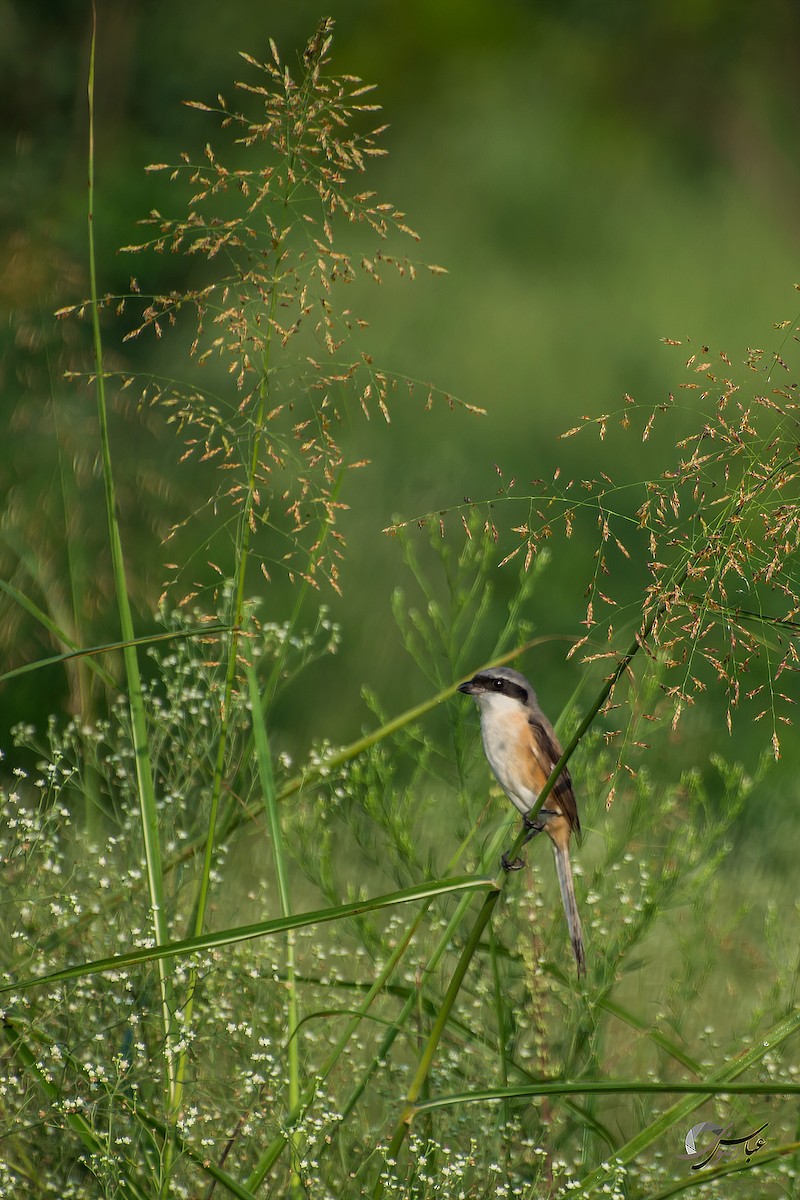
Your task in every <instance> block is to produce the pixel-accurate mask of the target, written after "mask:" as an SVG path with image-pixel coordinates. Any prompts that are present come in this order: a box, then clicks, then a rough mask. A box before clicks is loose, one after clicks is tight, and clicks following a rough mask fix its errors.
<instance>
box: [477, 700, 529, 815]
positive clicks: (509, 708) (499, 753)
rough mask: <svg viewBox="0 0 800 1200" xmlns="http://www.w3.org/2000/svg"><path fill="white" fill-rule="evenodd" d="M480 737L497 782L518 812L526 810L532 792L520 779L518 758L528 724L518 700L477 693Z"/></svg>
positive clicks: (525, 744)
mask: <svg viewBox="0 0 800 1200" xmlns="http://www.w3.org/2000/svg"><path fill="white" fill-rule="evenodd" d="M479 704H480V713H481V737H482V739H483V748H484V751H485V752H486V757H487V758H488V760H489V766H490V767H491V768H492V771H493V772H494V774H495V776H496V778H497V781H498V783H499V784H500V786H501V788H502V789H503V791H504V792H505V794H506V795H507V796H508V798H509V800H510V801H511V803H512V804H514V805H515V806H516V807H517V808H518V809H519V811H520V812H522V813H526V812H527V811H528V809H529V808H531V806H532V805H533V803H534V801H535V800H536V795H535V794H534V793H533V792H532V791H531V790H530V788H528V787H526V786H525V785H524V784H523V783H522V780H521V779H520V770H519V765H518V764H519V758H520V755H521V754H524V753H528V752H529V751H528V748H527V743H528V740H529V738H530V726H529V725H528V718H527V713H526V711H525V709H524V708H523V707H522V705H521V704H520V703H519V701H518V700H516V699H512V697H510V696H504V695H502V694H501V693H499V692H484V693H483V695H481V696H480V697H479Z"/></svg>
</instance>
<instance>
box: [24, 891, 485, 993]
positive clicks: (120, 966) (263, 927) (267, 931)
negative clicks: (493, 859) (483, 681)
mask: <svg viewBox="0 0 800 1200" xmlns="http://www.w3.org/2000/svg"><path fill="white" fill-rule="evenodd" d="M495 886H496V885H495V883H494V880H491V879H486V878H483V877H481V876H475V875H463V876H460V877H457V878H454V879H441V880H437V881H436V882H434V883H422V884H418V885H417V886H416V887H410V888H403V889H402V890H400V891H397V892H390V893H388V894H387V895H385V896H376V897H375V898H374V899H372V900H356V901H353V902H351V903H350V904H338V905H335V906H334V907H333V908H321V909H318V910H316V911H314V912H306V913H299V914H297V915H296V916H288V917H280V918H277V919H273V920H270V921H256V922H254V923H253V924H250V925H236V926H232V927H231V928H228V929H221V930H218V931H217V932H215V933H203V934H201V935H200V936H199V937H190V938H183V939H182V940H180V941H176V942H165V943H162V944H159V945H155V946H143V947H141V948H140V949H137V950H129V951H127V952H126V953H125V954H115V955H111V956H109V957H108V958H98V959H96V960H95V961H94V962H87V963H76V965H75V966H72V967H64V968H62V969H61V970H60V971H52V972H50V973H49V974H47V975H38V976H37V975H34V976H31V977H29V978H28V979H23V980H20V981H18V982H15V983H6V984H3V986H2V987H0V995H2V994H3V993H7V992H21V991H25V990H27V989H28V988H32V987H39V986H41V985H44V986H51V985H52V984H55V983H64V982H66V981H67V980H68V979H81V978H84V977H86V976H89V975H100V974H102V973H103V972H105V971H125V970H128V969H129V968H130V967H135V966H138V965H140V964H141V963H146V962H154V961H156V962H163V961H164V960H165V959H168V958H176V957H179V956H181V955H187V954H194V953H197V952H199V951H204V950H215V949H218V948H219V947H221V946H232V945H234V944H235V943H237V942H246V941H250V940H252V939H253V938H259V937H271V936H274V935H277V934H281V933H287V932H288V931H289V930H290V929H304V928H306V927H307V926H309V925H324V924H326V923H328V922H331V921H343V920H346V919H348V918H349V917H355V916H359V915H360V914H361V913H367V912H378V911H379V910H380V909H383V908H391V907H392V906H393V905H395V904H410V903H413V902H414V901H415V900H428V899H430V898H432V897H435V896H447V895H451V894H453V893H455V892H469V893H470V894H472V893H473V892H476V891H477V892H481V891H486V889H487V888H494V887H495Z"/></svg>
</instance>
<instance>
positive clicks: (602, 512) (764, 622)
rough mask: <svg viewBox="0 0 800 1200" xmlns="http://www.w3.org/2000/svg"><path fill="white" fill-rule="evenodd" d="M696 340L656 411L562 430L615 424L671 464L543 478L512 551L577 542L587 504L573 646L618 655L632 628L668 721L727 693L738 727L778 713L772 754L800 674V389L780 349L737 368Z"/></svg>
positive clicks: (625, 411) (588, 653)
mask: <svg viewBox="0 0 800 1200" xmlns="http://www.w3.org/2000/svg"><path fill="white" fill-rule="evenodd" d="M791 326H792V323H791V322H788V323H787V322H782V323H781V324H780V325H779V326H778V328H779V329H781V330H784V329H788V330H789V331H788V332H787V333H786V334H785V338H786V339H787V340H788V338H789V337H790V336H793V335H794V332H796V331H794V330H793V329H792V328H791ZM794 340H796V338H794ZM668 344H669V345H671V346H675V347H681V348H682V349H683V351H684V352H685V350H686V349H687V346H686V344H685V343H684V344H682V343H680V342H677V341H671V340H670V341H669V342H668ZM688 349H689V354H688V356H687V358H686V359H685V362H684V370H685V373H686V378H684V379H682V380H681V381H680V383H679V385H678V387H677V388H676V389H675V393H674V394H670V396H669V398H668V400H666V401H664V402H660V403H658V404H656V405H653V406H651V407H649V408H647V407H645V406H643V405H640V404H638V403H637V402H636V401H635V400H634V399H633V398H632V397H631V396H627V395H626V396H625V397H624V402H623V404H622V406H621V407H620V408H619V409H618V410H617V411H615V412H607V413H603V414H601V415H599V416H594V417H589V416H587V417H584V418H583V421H582V423H581V425H579V426H577V427H574V428H572V429H569V430H568V431H567V432H566V433H565V434H563V435H562V436H563V437H571V436H573V435H574V434H577V433H579V432H581V431H583V430H585V429H587V428H594V429H595V430H596V431H597V433H598V435H599V439H600V442H601V445H602V446H603V448H604V449H606V446H607V444H606V436H607V433H608V431H609V428H610V427H611V426H612V425H613V426H618V427H621V428H622V429H623V430H626V431H628V432H629V433H632V434H636V433H637V432H638V436H639V438H640V439H641V441H642V442H644V443H648V442H656V443H657V445H656V446H654V447H649V448H648V449H652V451H653V453H654V454H655V455H656V456H658V457H659V458H660V459H661V462H662V463H663V460H664V455H665V453H666V455H667V464H668V465H666V466H665V467H664V468H663V469H662V470H661V471H660V472H658V473H657V474H655V475H653V476H651V477H650V478H644V479H638V480H633V481H631V480H626V481H625V482H621V483H617V482H615V480H614V479H613V478H612V476H611V475H610V474H609V473H607V472H605V471H599V472H598V473H597V474H596V476H595V477H594V478H591V479H581V480H577V481H576V480H569V481H568V482H566V483H562V482H561V481H560V472H559V471H557V472H556V473H555V476H554V478H553V480H552V481H550V482H548V483H544V482H542V481H535V482H536V492H535V493H534V494H529V495H527V496H525V497H524V499H523V497H521V496H520V497H517V498H515V503H517V504H519V503H524V504H525V505H526V506H527V519H526V520H525V521H524V522H522V523H519V524H517V525H515V526H514V527H513V533H514V534H515V535H516V537H517V538H518V539H519V540H518V543H517V544H516V545H515V546H514V547H513V548H512V549H511V551H510V552H509V554H508V555H507V556H506V558H505V559H504V561H509V560H510V559H513V558H517V557H519V556H520V555H524V558H525V562H526V563H530V562H531V560H532V559H533V557H534V556H535V555H536V554H537V552H538V551H539V550H540V549H541V546H542V544H543V543H544V542H545V541H547V540H549V539H550V538H551V537H553V536H554V534H555V533H559V534H561V535H562V536H564V537H566V538H570V537H571V536H572V534H573V530H574V528H575V525H576V522H577V521H579V520H580V519H581V518H582V517H583V518H585V517H586V516H587V514H588V515H589V519H590V520H591V521H592V522H594V523H596V527H597V536H596V540H595V549H594V552H593V557H592V564H591V573H590V577H589V580H588V584H587V589H586V595H587V606H586V615H585V618H584V624H585V626H586V633H585V634H584V635H583V636H582V637H581V638H580V639H579V640H578V642H577V643H576V645H575V646H574V647H573V651H572V653H575V651H577V650H578V649H582V650H583V652H584V661H587V662H588V661H592V660H594V659H605V658H608V659H611V660H612V661H615V660H616V659H617V658H618V655H619V652H618V649H617V648H616V647H614V646H612V639H613V637H614V634H615V632H622V630H623V629H624V628H625V627H627V628H631V627H632V628H634V629H635V628H636V627H637V626H638V629H639V633H640V635H641V640H642V649H643V650H644V651H645V652H646V653H647V654H648V655H650V657H651V659H652V660H656V661H657V663H658V669H659V672H660V673H661V677H662V683H661V692H662V695H664V694H665V695H666V696H667V697H669V698H670V699H671V701H672V704H673V705H674V709H673V723H677V721H678V719H679V717H680V715H681V712H682V711H683V709H684V708H685V707H686V706H687V705H690V704H692V703H694V702H695V700H696V698H697V697H698V695H700V694H701V693H703V692H706V691H710V690H712V689H713V688H717V687H721V689H722V694H723V698H724V704H725V713H726V721H727V724H728V728H729V729H730V728H731V726H732V711H733V710H734V709H735V708H736V707H737V706H738V705H739V704H740V703H741V702H742V701H745V700H746V701H751V702H753V703H755V704H756V705H757V711H756V713H755V720H756V721H759V720H762V719H768V720H769V722H770V723H771V743H772V748H773V752H774V753H775V755H776V756H777V755H778V754H779V750H780V740H779V734H778V730H779V726H780V725H781V724H784V723H788V722H789V721H790V717H789V714H788V709H789V706H791V705H792V703H793V702H794V700H793V697H792V695H791V689H790V688H789V687H787V686H786V683H785V681H786V679H787V678H788V675H789V673H790V672H794V671H796V669H797V664H798V650H797V633H798V630H799V629H800V624H799V623H798V615H799V614H800V575H799V574H798V546H800V485H799V483H798V480H799V479H800V449H799V447H800V421H798V385H797V383H796V382H794V380H793V377H792V371H791V368H790V365H789V363H788V362H787V361H786V358H785V357H784V356H783V354H782V353H774V354H772V355H766V354H765V353H764V352H763V351H760V350H751V351H749V352H748V355H747V357H746V360H745V361H744V363H743V364H742V367H741V368H739V369H738V370H736V369H735V368H734V365H733V363H732V361H731V359H730V358H729V357H728V355H727V354H725V353H724V352H722V353H719V354H718V355H712V354H711V353H710V352H709V350H708V348H707V347H702V348H700V349H699V350H697V351H695V350H694V349H693V348H692V347H691V346H688ZM753 376H755V378H753ZM754 385H755V386H754ZM676 430H677V431H679V434H680V436H677V437H675V431H676ZM609 457H610V455H609ZM632 460H633V456H632V455H631V454H630V453H628V455H627V461H628V462H631V461H632ZM508 498H510V497H508ZM494 503H495V504H497V503H498V501H497V500H496V501H495V502H494ZM641 566H644V567H646V571H647V578H646V580H645V583H644V588H643V592H642V589H641V588H640V587H639V585H638V582H637V583H636V585H635V586H636V590H635V594H632V592H633V589H632V581H638V580H639V579H640V577H641V576H640V572H637V567H641ZM645 631H646V636H644V634H645ZM604 644H605V648H603V646H604Z"/></svg>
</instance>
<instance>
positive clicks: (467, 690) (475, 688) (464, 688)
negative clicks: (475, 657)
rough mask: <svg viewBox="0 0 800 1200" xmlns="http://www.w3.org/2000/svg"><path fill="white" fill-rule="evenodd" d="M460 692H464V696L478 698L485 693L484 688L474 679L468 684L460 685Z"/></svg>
mask: <svg viewBox="0 0 800 1200" xmlns="http://www.w3.org/2000/svg"><path fill="white" fill-rule="evenodd" d="M458 690H459V691H460V692H464V694H465V695H467V696H477V695H478V694H479V693H480V692H482V691H483V688H482V687H481V685H480V684H479V683H476V682H475V680H474V679H468V680H467V682H466V683H460V684H459V685H458Z"/></svg>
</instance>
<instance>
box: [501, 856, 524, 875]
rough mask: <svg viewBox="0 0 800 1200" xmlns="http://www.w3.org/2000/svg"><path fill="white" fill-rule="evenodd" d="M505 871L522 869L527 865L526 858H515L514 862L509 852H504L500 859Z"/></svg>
mask: <svg viewBox="0 0 800 1200" xmlns="http://www.w3.org/2000/svg"><path fill="white" fill-rule="evenodd" d="M500 862H501V864H502V866H503V870H504V871H521V870H522V868H523V867H524V866H525V859H524V858H515V859H514V861H513V862H512V861H511V859H510V858H509V857H508V855H507V854H504V855H503V857H502V858H501V859H500Z"/></svg>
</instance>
